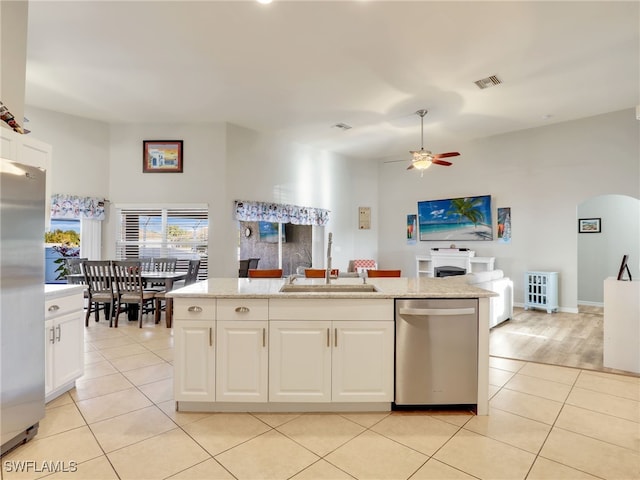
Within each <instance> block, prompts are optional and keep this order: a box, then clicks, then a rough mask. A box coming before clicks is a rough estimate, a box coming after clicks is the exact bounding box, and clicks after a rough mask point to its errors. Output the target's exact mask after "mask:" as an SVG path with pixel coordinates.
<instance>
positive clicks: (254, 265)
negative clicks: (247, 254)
mask: <svg viewBox="0 0 640 480" xmlns="http://www.w3.org/2000/svg"><path fill="white" fill-rule="evenodd" d="M259 261H260V259H259V258H250V259H249V270H255V269H256V268H258V262H259Z"/></svg>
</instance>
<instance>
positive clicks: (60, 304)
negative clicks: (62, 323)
mask: <svg viewBox="0 0 640 480" xmlns="http://www.w3.org/2000/svg"><path fill="white" fill-rule="evenodd" d="M82 308H83V298H82V294H79V295H69V296H66V297H58V298H52V299H51V300H45V302H44V318H45V320H48V319H50V318H54V317H59V316H60V315H64V314H65V313H69V312H74V311H78V310H82Z"/></svg>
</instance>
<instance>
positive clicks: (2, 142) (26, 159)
mask: <svg viewBox="0 0 640 480" xmlns="http://www.w3.org/2000/svg"><path fill="white" fill-rule="evenodd" d="M0 157H2V158H6V159H7V160H13V161H14V162H18V163H24V164H25V165H30V166H32V167H36V168H41V169H43V170H46V171H47V176H46V178H45V185H46V187H45V189H46V197H45V198H46V199H47V205H46V207H47V208H46V212H47V221H48V219H49V206H50V205H49V198H51V193H52V191H51V179H52V178H53V177H52V175H51V145H49V144H47V143H44V142H41V141H39V140H37V139H35V138H33V137H32V136H30V135H20V134H19V133H16V132H14V131H13V130H9V129H8V128H4V127H0Z"/></svg>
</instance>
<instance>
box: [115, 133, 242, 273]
mask: <svg viewBox="0 0 640 480" xmlns="http://www.w3.org/2000/svg"><path fill="white" fill-rule="evenodd" d="M110 132H111V133H110V135H111V151H110V160H109V164H110V175H109V198H110V200H111V210H110V212H109V213H110V214H109V218H108V220H107V223H106V228H105V231H104V236H103V239H104V246H103V252H104V257H105V258H114V257H115V234H116V222H115V220H116V219H115V215H114V213H115V207H117V206H118V205H122V204H153V205H160V204H164V205H167V204H196V203H199V204H207V205H209V209H210V216H209V222H210V223H209V275H211V276H222V275H223V274H224V273H225V267H226V265H227V263H226V258H225V256H224V251H225V247H226V241H227V232H226V231H225V221H226V218H227V215H225V212H224V208H223V207H222V206H223V204H224V202H225V185H226V181H227V179H226V174H225V159H226V151H225V148H226V147H225V145H226V141H225V135H226V127H225V124H222V123H198V124H168V123H158V124H135V125H131V124H120V125H114V126H112V127H111V130H110ZM144 140H183V142H184V143H183V147H184V148H183V173H143V172H142V142H143V141H144ZM237 269H238V267H237V264H236V266H235V271H236V272H237ZM236 275H237V273H236Z"/></svg>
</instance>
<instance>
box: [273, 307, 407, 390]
mask: <svg viewBox="0 0 640 480" xmlns="http://www.w3.org/2000/svg"><path fill="white" fill-rule="evenodd" d="M270 318H272V319H273V320H272V321H271V323H270V329H271V331H270V344H269V361H270V375H269V400H270V401H272V402H285V401H291V402H330V401H331V402H392V401H393V349H394V345H393V331H394V323H393V301H392V300H359V299H358V300H355V299H352V300H335V299H334V300H320V299H318V300H315V299H314V300H312V299H308V300H307V299H305V300H293V299H291V300H286V301H280V300H277V299H275V300H272V304H271V308H270ZM356 319H359V320H356Z"/></svg>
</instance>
